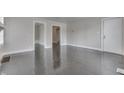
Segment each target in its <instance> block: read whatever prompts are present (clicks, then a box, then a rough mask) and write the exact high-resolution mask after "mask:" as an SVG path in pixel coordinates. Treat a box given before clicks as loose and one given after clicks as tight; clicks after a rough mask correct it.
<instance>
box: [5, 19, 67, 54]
mask: <svg viewBox="0 0 124 93" xmlns="http://www.w3.org/2000/svg"><path fill="white" fill-rule="evenodd" d="M34 21H38V22H44V23H46V28H45V29H46V32H45V33H44V36H45V46H46V48H50V47H52V39H51V38H52V25H60V26H61V43H62V45H63V44H66V24H64V23H61V22H55V21H50V20H46V19H44V18H42V17H39V18H32V17H5V44H4V53H5V54H6V53H7V54H8V53H13V52H21V51H24V50H32V49H34V46H33V44H34V34H33V33H34V32H33V31H34V29H35V28H34V27H33V26H34V24H33V23H34Z"/></svg>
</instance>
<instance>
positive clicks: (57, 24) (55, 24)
mask: <svg viewBox="0 0 124 93" xmlns="http://www.w3.org/2000/svg"><path fill="white" fill-rule="evenodd" d="M53 26H58V27H60V33H59V34H60V37H59V38H60V46H61V45H62V25H61V24H59V23H53V24H51V32H52V33H51V44H52V42H53ZM51 46H52V45H51Z"/></svg>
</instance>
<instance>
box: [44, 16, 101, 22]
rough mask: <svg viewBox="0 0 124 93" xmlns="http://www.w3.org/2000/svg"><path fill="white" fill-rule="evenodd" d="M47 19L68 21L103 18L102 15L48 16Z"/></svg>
mask: <svg viewBox="0 0 124 93" xmlns="http://www.w3.org/2000/svg"><path fill="white" fill-rule="evenodd" d="M45 19H48V20H53V21H64V22H68V21H80V20H93V19H101V17H46V18H45Z"/></svg>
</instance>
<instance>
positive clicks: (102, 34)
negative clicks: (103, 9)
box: [100, 17, 123, 55]
mask: <svg viewBox="0 0 124 93" xmlns="http://www.w3.org/2000/svg"><path fill="white" fill-rule="evenodd" d="M118 18H120V19H121V20H122V25H123V19H122V17H109V18H103V19H101V40H100V41H101V51H102V52H109V51H104V21H105V20H112V19H118ZM121 29H122V41H123V26H122V28H121ZM121 46H122V49H121V50H122V51H121V54H120V55H123V42H122V43H121ZM110 53H114V52H110ZM114 54H117V53H114Z"/></svg>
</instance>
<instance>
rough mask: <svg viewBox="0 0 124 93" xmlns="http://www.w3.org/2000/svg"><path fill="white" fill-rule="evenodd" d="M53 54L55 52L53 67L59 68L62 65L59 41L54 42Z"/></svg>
mask: <svg viewBox="0 0 124 93" xmlns="http://www.w3.org/2000/svg"><path fill="white" fill-rule="evenodd" d="M52 54H53V68H54V69H57V68H59V67H60V65H61V60H60V45H59V43H53V49H52Z"/></svg>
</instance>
